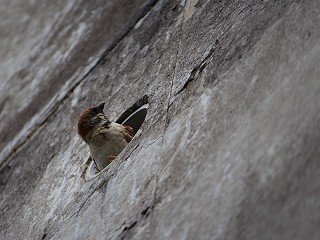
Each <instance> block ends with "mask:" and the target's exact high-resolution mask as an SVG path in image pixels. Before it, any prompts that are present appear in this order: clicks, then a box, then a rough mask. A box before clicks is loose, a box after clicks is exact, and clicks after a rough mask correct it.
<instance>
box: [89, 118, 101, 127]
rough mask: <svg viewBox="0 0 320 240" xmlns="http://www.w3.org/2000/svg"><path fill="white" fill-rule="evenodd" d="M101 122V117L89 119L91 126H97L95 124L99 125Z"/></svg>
mask: <svg viewBox="0 0 320 240" xmlns="http://www.w3.org/2000/svg"><path fill="white" fill-rule="evenodd" d="M99 122H100V119H99V118H93V119H90V120H89V125H90V126H95V125H97V124H98V123H99Z"/></svg>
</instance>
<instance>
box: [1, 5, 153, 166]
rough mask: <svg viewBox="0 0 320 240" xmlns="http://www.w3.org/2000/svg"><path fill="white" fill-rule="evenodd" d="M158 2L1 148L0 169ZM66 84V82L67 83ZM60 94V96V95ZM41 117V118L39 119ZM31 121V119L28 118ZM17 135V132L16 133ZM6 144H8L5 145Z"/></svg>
mask: <svg viewBox="0 0 320 240" xmlns="http://www.w3.org/2000/svg"><path fill="white" fill-rule="evenodd" d="M157 2H159V0H153V1H151V2H150V3H149V4H146V5H145V6H144V8H143V9H142V12H141V14H140V15H139V17H138V19H137V20H136V21H135V22H134V23H133V24H131V25H130V26H129V27H128V29H127V30H126V31H125V32H124V33H123V34H122V35H121V36H120V38H119V39H117V40H115V41H114V42H113V43H112V44H111V45H110V46H109V47H108V48H107V49H106V50H105V51H104V52H103V53H102V54H101V56H100V57H99V59H98V60H97V61H96V62H95V63H94V64H93V66H91V67H90V69H89V70H87V72H85V73H84V75H83V77H81V78H80V79H79V80H78V81H77V80H75V81H74V82H72V83H71V84H70V86H67V87H66V89H65V91H64V92H65V94H61V91H59V92H58V93H57V94H56V96H55V97H53V99H54V100H55V101H53V102H51V103H49V104H48V105H47V108H46V107H45V108H44V109H43V110H42V111H41V112H40V113H39V117H38V118H37V120H39V119H40V121H39V122H36V123H35V124H33V125H32V126H30V129H29V130H27V133H26V134H24V135H22V136H21V137H20V138H19V139H16V138H14V139H13V140H12V142H13V143H12V144H10V143H9V147H5V148H4V149H3V151H2V152H1V153H0V157H2V156H1V155H4V156H3V157H2V158H3V160H1V158H0V171H1V170H2V169H3V167H4V166H5V165H6V164H7V163H8V162H9V160H10V159H11V157H13V155H14V154H15V153H16V152H17V151H19V149H21V148H22V147H23V146H24V145H25V144H26V143H27V142H28V140H29V139H31V138H32V137H33V136H34V135H35V134H36V133H37V132H39V130H40V129H41V127H42V126H43V125H44V124H45V123H46V122H47V120H48V119H49V118H50V117H51V116H53V115H54V114H55V113H56V112H57V111H58V110H59V107H60V106H61V105H62V104H63V103H64V102H65V101H66V100H67V99H68V98H69V97H70V95H71V94H72V93H73V92H74V90H75V88H76V87H78V86H79V85H80V84H81V83H82V82H83V81H84V80H85V79H86V78H87V77H88V76H89V74H91V73H92V72H93V71H94V70H95V69H96V67H97V66H99V65H100V64H103V63H104V61H105V58H106V56H107V55H108V54H109V53H110V52H111V51H112V50H113V49H114V48H115V47H117V46H118V44H119V43H120V42H121V41H122V40H123V39H124V38H125V37H126V36H128V35H129V34H130V32H131V31H132V29H134V26H135V25H136V24H137V22H139V21H140V20H141V19H142V18H144V17H145V16H146V15H147V14H148V13H149V12H150V11H151V10H152V9H153V7H154V6H155V5H156V3H157ZM66 85H68V82H67V84H66ZM60 95H62V96H60ZM46 112H48V113H47V115H46V116H41V115H45V114H46ZM41 118H43V119H42V120H41ZM30 121H31V120H30ZM18 135H19V134H18ZM7 146H8V145H7Z"/></svg>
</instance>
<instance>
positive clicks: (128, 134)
mask: <svg viewBox="0 0 320 240" xmlns="http://www.w3.org/2000/svg"><path fill="white" fill-rule="evenodd" d="M122 126H123V130H124V131H123V136H124V139H125V140H126V141H127V142H130V141H131V139H132V138H133V136H134V131H133V129H132V127H130V126H127V125H122Z"/></svg>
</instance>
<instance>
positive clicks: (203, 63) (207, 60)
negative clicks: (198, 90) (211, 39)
mask: <svg viewBox="0 0 320 240" xmlns="http://www.w3.org/2000/svg"><path fill="white" fill-rule="evenodd" d="M213 53H214V48H211V49H210V51H209V53H208V54H207V56H206V57H205V58H204V59H203V60H202V61H201V62H200V64H199V65H197V66H196V67H195V68H194V69H192V71H191V73H190V76H189V77H188V79H187V81H186V82H185V84H184V85H183V87H182V88H181V89H180V90H179V91H178V92H176V93H175V94H174V96H176V95H179V94H180V93H181V92H183V91H184V90H185V89H186V88H187V87H188V86H189V84H190V83H191V82H192V81H193V80H195V79H197V77H198V76H199V74H200V73H201V72H202V71H203V70H204V69H205V68H206V66H207V65H208V64H209V63H210V60H211V59H210V58H211V56H212V55H213Z"/></svg>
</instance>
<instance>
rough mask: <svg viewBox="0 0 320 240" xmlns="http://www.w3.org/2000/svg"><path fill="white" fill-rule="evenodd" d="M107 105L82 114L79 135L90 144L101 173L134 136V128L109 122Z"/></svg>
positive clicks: (91, 153) (92, 155)
mask: <svg viewBox="0 0 320 240" xmlns="http://www.w3.org/2000/svg"><path fill="white" fill-rule="evenodd" d="M104 104H105V103H101V104H99V105H98V106H96V107H90V108H88V109H86V110H85V111H83V112H82V113H81V114H80V117H79V120H78V134H79V135H80V137H81V138H82V139H83V140H84V141H85V142H86V143H87V144H88V146H89V149H90V155H91V158H92V159H93V161H94V162H95V164H96V165H97V168H98V170H99V171H101V170H102V169H103V168H105V167H106V166H107V165H109V164H110V163H111V162H112V161H113V160H114V159H115V158H116V157H117V156H118V154H119V153H120V152H121V151H122V150H123V149H124V148H125V147H126V146H127V145H128V143H129V142H130V141H131V139H132V138H133V136H134V131H133V129H132V127H130V126H126V125H121V124H118V123H115V122H111V121H109V119H108V118H107V117H106V115H105V114H104V113H103V108H104Z"/></svg>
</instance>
